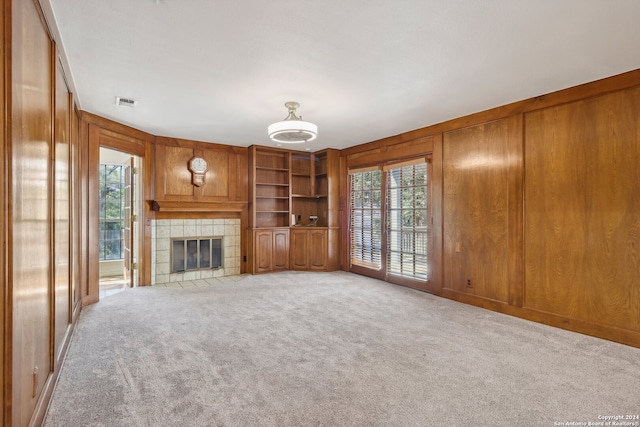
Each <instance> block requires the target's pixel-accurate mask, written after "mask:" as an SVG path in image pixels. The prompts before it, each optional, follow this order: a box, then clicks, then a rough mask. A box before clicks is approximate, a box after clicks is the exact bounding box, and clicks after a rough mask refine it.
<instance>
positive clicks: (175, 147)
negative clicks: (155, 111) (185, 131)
mask: <svg viewBox="0 0 640 427" xmlns="http://www.w3.org/2000/svg"><path fill="white" fill-rule="evenodd" d="M194 156H200V157H203V158H204V159H205V160H206V161H207V163H208V165H209V169H208V170H207V172H206V174H205V185H203V186H201V187H197V186H194V185H193V184H192V182H191V172H190V171H189V169H188V167H187V166H188V163H189V160H190V159H191V158H192V157H194ZM247 159H248V151H247V148H245V147H234V146H229V145H221V144H209V143H204V142H197V141H188V140H183V139H176V138H165V137H157V138H156V140H155V163H154V166H155V173H154V175H155V185H156V196H155V200H156V201H184V202H212V203H215V202H243V203H246V202H247V197H248V195H247V185H248V169H247V168H248V164H247Z"/></svg>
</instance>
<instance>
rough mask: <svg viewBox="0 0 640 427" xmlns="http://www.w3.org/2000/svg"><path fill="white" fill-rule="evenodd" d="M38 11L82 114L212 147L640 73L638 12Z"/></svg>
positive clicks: (502, 3)
mask: <svg viewBox="0 0 640 427" xmlns="http://www.w3.org/2000/svg"><path fill="white" fill-rule="evenodd" d="M41 2H42V3H43V6H44V9H45V13H46V14H47V15H49V16H48V18H49V21H52V17H51V16H50V15H52V14H53V15H54V18H53V20H54V21H55V24H53V26H54V27H57V28H54V33H56V32H57V33H59V36H60V37H61V39H62V47H63V50H64V54H65V56H66V58H65V63H66V64H67V67H68V68H69V69H68V70H67V73H68V74H70V76H68V77H69V80H70V84H71V86H72V90H73V91H74V92H75V93H76V96H77V100H78V102H79V106H80V108H81V109H83V110H86V111H89V112H91V113H95V114H97V115H100V116H103V117H107V118H109V119H112V120H115V121H117V122H120V123H124V124H127V125H130V126H132V127H135V128H138V129H141V130H144V131H147V132H149V133H152V134H154V135H160V136H171V137H178V138H185V139H192V140H199V141H207V142H215V143H220V144H231V145H240V146H248V145H251V144H261V145H273V144H272V143H271V142H270V141H269V139H268V137H267V134H266V130H267V126H268V125H269V124H270V123H272V122H274V121H279V120H282V119H284V117H286V115H287V111H286V109H285V107H284V105H283V104H284V103H285V102H286V101H290V100H292V101H298V102H299V103H300V104H301V106H300V108H299V109H298V113H299V114H300V115H302V116H303V118H304V119H305V120H308V121H311V122H314V123H316V124H317V125H318V128H319V132H318V133H319V136H318V138H317V139H316V140H315V141H313V142H311V143H308V144H307V145H305V144H297V145H295V146H292V147H291V148H296V149H301V148H307V146H308V147H311V148H312V149H313V150H314V151H315V150H316V149H321V148H326V147H333V148H344V147H348V146H353V145H357V144H361V143H364V142H369V141H372V140H376V139H379V138H384V137H387V136H392V135H397V134H399V133H402V132H406V131H410V130H413V129H417V128H421V127H425V126H428V125H431V124H435V123H439V122H443V121H446V120H449V119H452V118H456V117H460V116H464V115H467V114H471V113H474V112H477V111H482V110H485V109H488V108H492V107H497V106H500V105H503V104H507V103H510V102H513V101H518V100H521V99H526V98H530V97H533V96H537V95H542V94H545V93H548V92H552V91H556V90H559V89H563V88H566V87H570V86H574V85H577V84H581V83H586V82H589V81H593V80H597V79H600V78H603V77H608V76H611V75H615V74H619V73H622V72H625V71H630V70H633V69H637V68H640V24H639V22H640V1H638V0H561V1H559V0H482V1H473V0H348V1H347V0H342V1H340V0H329V1H317V0H313V1H312V0H270V1H265V0H217V1H213V0H182V1H179V0H106V1H105V0H41ZM50 25H52V24H51V22H50ZM116 96H122V97H128V98H133V99H135V100H137V101H138V105H137V107H136V108H133V109H132V108H129V107H118V106H116V105H115V98H116Z"/></svg>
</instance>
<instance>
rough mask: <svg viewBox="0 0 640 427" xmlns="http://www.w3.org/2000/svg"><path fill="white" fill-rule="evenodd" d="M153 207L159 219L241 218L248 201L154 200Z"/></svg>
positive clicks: (151, 202)
mask: <svg viewBox="0 0 640 427" xmlns="http://www.w3.org/2000/svg"><path fill="white" fill-rule="evenodd" d="M150 204H151V209H152V210H153V211H155V212H156V218H157V219H178V218H213V219H215V218H241V217H242V216H243V213H244V212H246V209H247V202H219V203H218V202H184V201H167V200H152V201H150Z"/></svg>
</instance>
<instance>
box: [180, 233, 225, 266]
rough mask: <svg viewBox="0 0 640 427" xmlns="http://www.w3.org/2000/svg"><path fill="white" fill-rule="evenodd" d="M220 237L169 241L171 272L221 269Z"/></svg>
mask: <svg viewBox="0 0 640 427" xmlns="http://www.w3.org/2000/svg"><path fill="white" fill-rule="evenodd" d="M222 260H223V254H222V237H220V236H218V237H195V238H194V237H191V238H178V239H171V272H172V273H183V272H185V271H195V270H216V269H219V268H222Z"/></svg>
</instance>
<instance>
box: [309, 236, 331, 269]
mask: <svg viewBox="0 0 640 427" xmlns="http://www.w3.org/2000/svg"><path fill="white" fill-rule="evenodd" d="M307 247H308V263H309V264H308V268H309V270H326V268H327V230H309V231H308V232H307Z"/></svg>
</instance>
